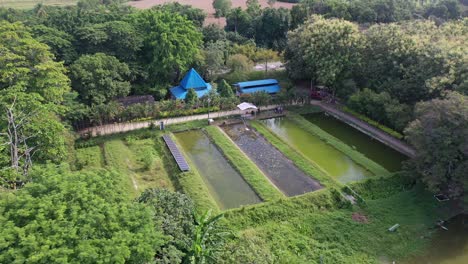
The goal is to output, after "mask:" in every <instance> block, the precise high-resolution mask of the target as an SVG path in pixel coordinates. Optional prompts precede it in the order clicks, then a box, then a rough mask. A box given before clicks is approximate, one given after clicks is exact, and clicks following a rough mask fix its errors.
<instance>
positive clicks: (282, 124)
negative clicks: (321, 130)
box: [262, 117, 372, 182]
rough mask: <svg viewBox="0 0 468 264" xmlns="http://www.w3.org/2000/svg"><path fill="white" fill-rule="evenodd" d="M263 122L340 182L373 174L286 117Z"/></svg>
mask: <svg viewBox="0 0 468 264" xmlns="http://www.w3.org/2000/svg"><path fill="white" fill-rule="evenodd" d="M262 122H263V123H264V124H265V125H266V126H268V127H269V128H270V129H271V130H272V131H273V132H275V133H276V134H277V135H279V136H280V137H281V138H283V139H285V140H286V141H287V142H288V143H289V144H291V145H292V146H294V147H295V148H296V149H297V150H299V151H300V152H302V154H304V155H305V156H306V157H307V158H309V159H310V160H311V161H313V162H314V163H315V164H317V165H318V166H319V167H320V168H322V169H323V170H324V171H326V172H327V173H328V174H329V175H330V176H331V177H334V178H336V179H337V180H339V181H340V182H351V181H357V180H361V179H364V178H366V177H369V176H372V173H371V172H369V171H368V170H366V169H364V168H363V167H362V166H360V165H358V164H356V163H355V162H354V161H353V160H351V159H350V158H349V157H348V156H346V155H345V154H343V153H342V152H341V151H339V150H337V149H335V148H334V147H332V146H331V145H329V144H327V143H325V142H324V141H322V140H321V139H320V138H318V137H317V136H315V135H314V134H312V133H309V132H307V131H306V130H304V129H302V128H301V127H299V126H298V125H296V124H295V123H294V122H293V121H291V120H289V119H287V118H285V117H280V118H271V119H266V120H262Z"/></svg>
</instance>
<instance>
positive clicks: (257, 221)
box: [226, 178, 439, 263]
mask: <svg viewBox="0 0 468 264" xmlns="http://www.w3.org/2000/svg"><path fill="white" fill-rule="evenodd" d="M376 181H383V182H382V184H372V185H368V187H369V188H370V189H369V192H373V193H379V192H380V191H382V188H386V187H385V181H386V178H383V179H382V178H380V179H378V180H376ZM438 206H439V205H438V204H437V203H436V202H435V201H434V199H433V198H432V196H431V195H430V194H429V193H426V192H425V191H423V190H422V189H419V188H413V189H410V190H405V191H400V192H395V193H393V194H391V195H389V196H385V197H384V198H379V199H369V200H368V202H367V207H366V208H359V207H350V206H346V204H345V203H343V202H342V201H341V200H340V199H339V197H338V196H337V195H335V194H333V192H332V191H331V190H329V189H325V190H320V191H317V192H314V193H308V194H306V195H302V196H299V197H294V198H292V199H282V200H279V201H275V202H270V203H264V204H262V205H258V206H253V207H248V208H241V209H238V210H232V211H229V212H228V213H226V220H227V225H228V226H229V227H230V228H231V229H232V230H234V232H235V234H236V235H235V237H234V238H232V240H231V241H230V242H229V243H228V248H235V251H234V252H242V253H241V254H242V255H241V256H237V260H238V259H243V260H247V261H248V262H249V263H267V262H262V261H263V260H265V259H271V260H274V261H273V262H275V263H320V261H321V260H322V261H323V263H379V260H380V259H382V258H383V257H384V258H386V259H390V260H399V259H403V258H404V257H405V256H407V255H409V254H413V253H415V252H418V251H420V250H421V249H423V248H424V246H425V245H426V243H427V240H426V239H421V236H429V235H430V234H431V230H430V228H431V227H432V226H433V224H434V223H435V221H436V220H437V219H438V217H439V216H438V215H437V213H435V212H436V211H437V210H436V209H437V207H438ZM353 214H360V215H362V216H364V217H365V219H366V220H367V221H366V222H359V221H356V220H353ZM396 223H399V224H400V228H399V229H398V230H397V231H396V232H394V233H391V232H388V231H387V229H388V228H389V227H390V226H392V225H394V224H396ZM259 252H260V253H259ZM226 258H229V256H226ZM226 262H229V261H226Z"/></svg>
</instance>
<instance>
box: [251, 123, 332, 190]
mask: <svg viewBox="0 0 468 264" xmlns="http://www.w3.org/2000/svg"><path fill="white" fill-rule="evenodd" d="M250 124H251V125H252V127H254V128H255V129H256V130H257V131H258V132H259V133H260V134H262V136H263V137H265V138H266V139H267V140H268V141H269V142H270V143H271V144H272V145H273V146H275V147H276V148H277V149H278V150H279V151H281V152H282V153H283V154H284V155H285V156H286V157H287V158H288V159H290V160H291V161H292V162H293V163H294V164H295V165H296V166H297V167H298V168H299V169H301V170H302V171H303V172H304V173H306V174H307V175H309V176H311V177H312V178H314V179H316V180H318V181H319V182H320V184H321V185H323V186H326V187H341V184H340V183H338V182H337V181H335V180H334V179H333V178H332V177H330V176H329V175H328V174H327V173H326V172H324V171H322V170H321V169H319V168H317V167H315V166H314V165H313V164H312V163H311V162H310V161H309V160H308V159H307V158H305V157H304V156H303V155H302V154H300V153H299V152H298V151H296V150H295V149H294V148H293V147H291V146H290V145H289V144H287V143H286V142H284V141H283V140H282V139H280V138H279V137H278V136H277V135H275V134H274V133H273V132H271V131H270V130H269V129H268V128H266V127H265V126H264V125H262V124H261V123H260V122H258V121H252V122H251V123H250Z"/></svg>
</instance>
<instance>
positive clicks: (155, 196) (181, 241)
mask: <svg viewBox="0 0 468 264" xmlns="http://www.w3.org/2000/svg"><path fill="white" fill-rule="evenodd" d="M138 202H140V203H144V204H146V205H147V206H149V207H150V208H151V209H152V210H153V211H154V216H153V217H154V218H153V222H154V223H155V225H156V226H157V227H158V228H157V230H159V226H161V230H162V231H163V234H164V235H166V236H168V237H169V239H170V240H169V241H167V243H166V244H164V245H163V246H162V248H161V251H160V252H158V254H157V255H156V262H157V263H168V264H169V263H182V261H183V260H184V258H185V257H186V254H187V253H188V252H189V251H190V248H191V246H192V239H193V233H194V221H195V219H194V215H193V212H194V210H195V207H194V204H193V202H192V200H190V199H189V198H188V197H187V196H186V195H185V194H181V193H177V192H170V191H168V190H165V189H148V190H146V191H144V192H143V193H142V194H141V195H140V197H139V198H138ZM157 230H156V231H157Z"/></svg>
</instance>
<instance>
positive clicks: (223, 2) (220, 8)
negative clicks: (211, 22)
mask: <svg viewBox="0 0 468 264" xmlns="http://www.w3.org/2000/svg"><path fill="white" fill-rule="evenodd" d="M231 6H232V2H231V0H213V8H214V10H215V17H225V16H226V15H227V14H228V13H229V10H231Z"/></svg>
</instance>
